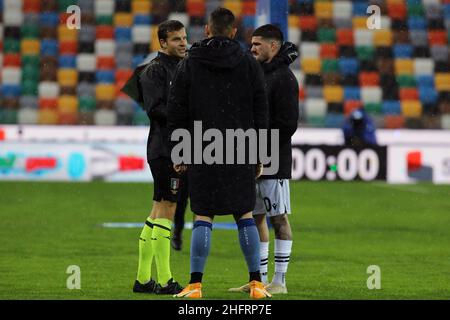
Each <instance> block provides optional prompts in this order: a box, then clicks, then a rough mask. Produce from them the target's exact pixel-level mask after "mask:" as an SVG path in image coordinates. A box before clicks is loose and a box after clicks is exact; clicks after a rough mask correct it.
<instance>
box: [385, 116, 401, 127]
mask: <svg viewBox="0 0 450 320" xmlns="http://www.w3.org/2000/svg"><path fill="white" fill-rule="evenodd" d="M384 125H385V128H387V129H401V128H403V127H404V126H405V118H404V117H403V116H401V115H387V116H385V117H384Z"/></svg>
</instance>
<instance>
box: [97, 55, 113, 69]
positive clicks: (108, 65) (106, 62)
mask: <svg viewBox="0 0 450 320" xmlns="http://www.w3.org/2000/svg"><path fill="white" fill-rule="evenodd" d="M115 65H116V61H115V58H114V56H100V55H97V62H96V66H97V69H101V70H111V69H114V67H115Z"/></svg>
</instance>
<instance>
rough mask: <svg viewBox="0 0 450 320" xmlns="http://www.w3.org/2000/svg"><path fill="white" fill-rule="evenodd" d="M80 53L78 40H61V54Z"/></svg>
mask: <svg viewBox="0 0 450 320" xmlns="http://www.w3.org/2000/svg"><path fill="white" fill-rule="evenodd" d="M77 53H78V42H77V41H65V40H64V41H60V42H59V54H61V55H64V54H68V55H75V54H77Z"/></svg>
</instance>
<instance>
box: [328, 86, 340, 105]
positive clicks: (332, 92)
mask: <svg viewBox="0 0 450 320" xmlns="http://www.w3.org/2000/svg"><path fill="white" fill-rule="evenodd" d="M323 96H324V98H325V101H327V102H342V101H343V100H344V90H343V88H342V87H340V86H324V87H323Z"/></svg>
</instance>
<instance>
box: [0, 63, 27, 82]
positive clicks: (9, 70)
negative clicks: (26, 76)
mask: <svg viewBox="0 0 450 320" xmlns="http://www.w3.org/2000/svg"><path fill="white" fill-rule="evenodd" d="M21 77H22V70H21V69H20V68H17V67H4V68H3V69H2V70H1V78H0V79H3V84H13V85H14V84H15V85H18V84H20V79H21Z"/></svg>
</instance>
